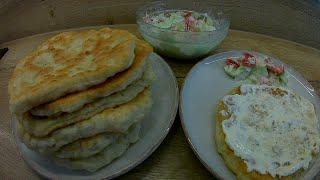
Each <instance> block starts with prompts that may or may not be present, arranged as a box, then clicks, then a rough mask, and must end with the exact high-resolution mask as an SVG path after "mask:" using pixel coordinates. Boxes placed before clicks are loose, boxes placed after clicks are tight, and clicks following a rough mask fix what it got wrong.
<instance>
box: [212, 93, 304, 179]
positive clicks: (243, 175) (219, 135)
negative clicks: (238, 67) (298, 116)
mask: <svg viewBox="0 0 320 180" xmlns="http://www.w3.org/2000/svg"><path fill="white" fill-rule="evenodd" d="M269 92H270V93H271V94H272V95H274V96H279V95H280V96H281V93H287V92H286V91H282V90H281V89H280V88H272V89H271V91H269ZM234 94H238V95H240V94H241V91H240V87H238V88H235V89H234V90H232V92H231V93H230V95H234ZM224 112H227V106H226V105H225V104H224V102H223V101H221V102H220V103H219V104H218V106H217V112H216V116H215V120H216V121H215V123H216V125H215V126H216V133H215V143H216V146H217V150H218V152H219V153H220V154H221V156H222V158H223V160H224V162H225V163H226V165H227V167H228V168H229V169H230V170H231V171H232V172H233V173H235V175H236V176H237V179H257V180H258V179H259V180H260V179H293V178H294V177H299V176H300V175H301V174H302V172H303V169H300V170H298V171H296V172H295V173H293V174H291V175H289V176H284V177H283V176H282V177H281V178H279V177H278V176H276V177H275V178H273V177H272V176H271V175H270V174H269V173H268V174H261V173H259V172H257V171H251V172H248V170H247V165H246V163H245V162H244V160H242V159H241V158H240V157H239V156H236V155H235V153H234V151H233V150H232V149H231V148H230V147H229V145H228V144H227V143H226V140H225V139H226V135H225V134H224V131H223V127H222V122H223V121H225V120H228V119H229V118H230V117H231V114H229V113H224Z"/></svg>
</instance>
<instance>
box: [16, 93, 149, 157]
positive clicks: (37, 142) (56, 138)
mask: <svg viewBox="0 0 320 180" xmlns="http://www.w3.org/2000/svg"><path fill="white" fill-rule="evenodd" d="M151 106H152V98H151V91H150V90H149V88H147V89H145V90H144V91H143V92H141V93H140V94H139V95H138V96H137V97H135V98H134V99H133V100H131V101H130V102H128V103H125V104H122V105H119V106H117V107H114V108H107V109H105V110H104V111H102V112H101V113H99V114H96V115H95V116H93V117H91V118H89V119H87V120H83V121H80V122H78V123H75V124H72V125H69V126H67V127H64V128H61V129H57V130H56V131H54V132H52V133H51V134H50V135H49V136H46V137H34V136H32V135H30V134H28V133H27V132H25V131H24V129H23V127H22V125H21V124H20V123H19V126H18V128H17V129H18V135H19V137H20V139H21V140H22V142H23V143H24V144H25V145H27V146H28V147H29V148H30V149H33V150H36V151H38V152H47V151H56V150H58V149H59V148H60V147H62V146H64V145H66V144H69V143H71V142H74V141H76V140H78V139H81V138H87V137H91V136H94V135H97V134H99V133H104V132H113V133H124V132H126V131H127V130H128V128H129V127H130V126H131V125H132V124H134V123H137V122H139V121H141V120H142V119H143V118H144V117H145V116H146V115H147V114H148V113H149V111H150V109H151Z"/></svg>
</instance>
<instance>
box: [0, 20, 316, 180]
mask: <svg viewBox="0 0 320 180" xmlns="http://www.w3.org/2000/svg"><path fill="white" fill-rule="evenodd" d="M113 27H115V28H121V29H127V30H129V31H130V32H132V33H133V34H136V35H138V36H139V33H138V31H137V26H136V25H133V24H132V25H114V26H113ZM56 33H57V32H53V33H46V34H41V35H36V36H31V37H26V38H23V39H19V40H15V41H11V42H7V43H4V44H1V45H0V48H3V47H8V48H9V51H8V52H7V54H6V55H5V56H4V57H3V58H2V59H1V60H0V88H1V91H0V118H1V119H0V120H1V123H0V177H2V179H38V178H40V176H38V175H37V174H36V173H35V172H34V171H33V170H32V169H31V168H29V167H28V166H27V165H26V163H25V162H24V161H23V159H22V157H21V156H20V154H19V152H18V149H17V148H16V146H15V142H14V139H13V136H12V134H11V126H10V122H11V116H10V113H9V109H8V93H7V85H8V80H9V77H10V74H11V72H12V70H13V69H14V66H15V64H16V62H17V61H18V60H19V59H21V58H22V57H24V56H25V55H26V54H27V53H28V52H30V51H31V50H32V49H34V48H35V47H36V46H37V45H38V44H39V43H41V42H43V41H44V40H46V39H47V38H49V37H50V36H53V35H54V34H56ZM139 37H141V36H139ZM230 50H252V51H257V52H261V53H264V54H266V55H270V56H273V57H277V58H279V59H281V60H282V61H283V62H284V63H286V64H289V65H290V66H292V67H293V68H294V69H296V70H297V71H299V72H300V73H301V74H302V75H303V76H304V77H305V78H306V79H307V80H308V81H309V82H310V83H311V84H312V86H313V87H314V88H315V89H316V91H317V93H318V95H320V71H319V68H320V50H317V49H314V48H311V47H308V46H304V45H301V44H297V43H294V42H290V41H287V40H283V39H278V38H272V37H270V36H265V35H261V34H255V33H248V32H243V31H236V30H230V32H229V34H228V36H227V38H226V39H225V40H224V41H223V43H222V44H221V45H220V46H219V47H218V48H217V49H216V50H214V51H213V52H212V54H216V53H219V52H224V51H230ZM165 60H166V61H167V62H168V64H169V65H170V66H171V68H172V69H173V71H174V73H175V76H176V77H177V80H178V83H179V87H181V85H182V83H183V80H184V77H185V76H186V75H187V73H188V71H189V70H190V69H191V67H192V66H193V65H194V64H195V63H196V61H192V62H191V61H188V62H185V61H177V60H173V59H170V58H165ZM132 178H134V179H136V178H138V179H141V178H143V179H209V178H212V175H211V174H210V173H209V172H208V171H207V170H206V169H205V167H204V166H203V165H202V164H201V163H200V161H199V160H198V159H197V157H196V156H195V155H194V153H193V151H192V150H191V148H190V147H189V144H188V142H187V139H186V137H185V135H184V133H183V130H182V127H181V124H180V118H179V115H177V117H176V120H175V122H174V124H173V127H172V128H171V130H170V132H169V134H168V136H167V137H166V138H165V140H164V141H163V142H162V144H161V145H160V147H159V148H158V149H157V150H156V151H155V152H154V153H153V154H152V155H151V156H150V157H149V158H148V159H147V160H145V161H144V162H143V163H141V164H140V165H139V166H137V167H136V168H134V169H133V170H132V171H130V172H128V173H127V174H125V175H122V176H120V177H119V179H132Z"/></svg>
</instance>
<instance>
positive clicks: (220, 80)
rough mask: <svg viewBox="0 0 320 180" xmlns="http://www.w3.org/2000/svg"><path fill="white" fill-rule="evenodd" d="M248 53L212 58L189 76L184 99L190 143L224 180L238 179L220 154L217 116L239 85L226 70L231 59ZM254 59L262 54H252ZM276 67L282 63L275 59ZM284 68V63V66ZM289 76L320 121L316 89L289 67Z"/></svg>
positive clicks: (183, 120) (310, 172)
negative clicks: (216, 138) (224, 100)
mask: <svg viewBox="0 0 320 180" xmlns="http://www.w3.org/2000/svg"><path fill="white" fill-rule="evenodd" d="M243 52H244V51H230V52H225V53H221V54H217V55H213V56H210V57H208V58H206V59H204V60H203V61H201V62H199V63H198V64H197V65H195V66H194V67H193V68H192V69H191V71H190V72H189V74H188V75H187V77H186V79H185V82H184V85H183V88H182V90H181V95H180V111H179V113H180V118H181V124H182V127H183V129H184V132H185V134H186V136H187V139H188V141H189V143H190V145H191V147H192V149H193V150H194V152H195V153H196V155H197V156H198V158H199V159H200V161H201V162H202V163H203V164H204V166H205V167H206V168H207V169H208V170H209V171H210V172H211V173H212V174H214V175H215V176H217V177H218V178H220V179H235V175H234V174H233V173H232V172H231V171H230V170H229V169H228V168H227V166H226V165H225V163H224V161H223V160H222V158H221V157H220V155H219V154H218V152H217V150H216V144H215V142H214V135H215V119H214V117H215V113H216V106H217V104H218V102H219V101H220V100H221V98H222V97H223V96H225V95H226V94H227V93H228V92H230V90H231V89H232V88H234V87H236V86H238V85H240V83H239V82H236V81H234V80H232V79H231V78H229V77H228V76H227V75H226V74H225V72H224V70H223V67H224V65H225V59H226V58H228V57H240V56H241V55H242V54H243ZM251 53H252V54H254V55H256V56H257V55H259V56H264V55H262V54H259V53H256V52H251ZM272 60H273V61H275V62H276V63H281V61H279V60H276V59H274V58H272ZM282 64H283V63H282ZM284 66H285V69H286V70H287V72H288V74H289V79H288V80H289V83H288V86H289V88H291V89H293V90H294V91H295V92H296V93H298V94H299V95H301V96H303V97H305V98H307V99H308V100H310V101H311V102H312V103H313V104H314V105H315V108H316V113H317V116H318V119H319V117H320V107H319V106H320V103H319V102H320V100H319V97H318V96H317V95H316V93H315V91H314V89H313V88H312V86H311V85H310V84H309V83H308V82H307V81H306V80H305V79H304V78H303V77H302V76H301V75H300V74H299V73H297V72H296V71H294V70H293V69H292V68H290V67H289V66H288V65H285V64H284ZM319 165H320V162H319V159H318V160H317V162H316V163H314V165H313V166H312V168H309V170H308V172H307V173H306V174H305V176H304V179H311V178H312V177H314V176H315V175H316V174H317V172H318V171H319V170H318V169H319V168H320V167H319Z"/></svg>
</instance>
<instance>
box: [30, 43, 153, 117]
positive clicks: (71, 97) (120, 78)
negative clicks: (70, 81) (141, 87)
mask: <svg viewBox="0 0 320 180" xmlns="http://www.w3.org/2000/svg"><path fill="white" fill-rule="evenodd" d="M136 41H137V46H136V50H135V59H134V61H133V63H132V65H131V66H130V68H128V69H126V70H125V71H122V72H120V73H117V74H116V75H115V76H112V77H110V78H108V79H107V80H106V81H104V82H102V83H101V84H98V85H95V86H92V87H90V88H89V89H86V90H84V91H79V92H74V93H71V94H68V95H66V96H64V97H61V98H59V99H57V100H55V101H52V102H50V103H47V104H43V105H40V106H38V107H36V108H34V111H35V113H33V111H31V114H33V115H38V114H37V111H53V112H46V113H45V114H46V115H49V116H51V115H53V114H56V113H59V112H60V113H61V112H72V111H75V110H77V109H80V108H81V107H82V106H83V105H84V104H86V103H90V102H92V101H94V99H96V98H100V97H104V96H107V95H110V94H111V93H114V90H115V89H118V88H119V87H121V86H125V84H126V83H127V81H128V79H130V77H132V76H135V73H136V71H137V70H139V71H140V69H141V70H142V71H143V70H144V69H145V68H142V67H143V66H144V67H145V66H146V62H147V58H148V56H149V54H150V53H151V52H152V51H153V49H152V47H151V46H150V45H149V44H147V43H146V42H144V41H142V40H139V39H137V40H136ZM140 74H141V76H142V74H143V72H141V73H140ZM141 76H140V77H141ZM140 77H137V78H140ZM135 80H137V79H132V80H130V81H132V82H133V81H135ZM126 85H129V84H128V83H127V84H126ZM84 101H85V102H84ZM78 103H81V104H83V105H82V106H81V107H79V108H77V109H74V108H72V106H75V105H76V104H78ZM69 109H74V110H72V111H70V110H69ZM46 115H45V116H46Z"/></svg>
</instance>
